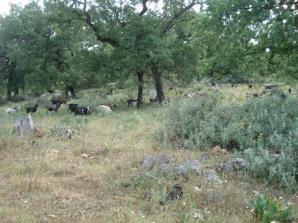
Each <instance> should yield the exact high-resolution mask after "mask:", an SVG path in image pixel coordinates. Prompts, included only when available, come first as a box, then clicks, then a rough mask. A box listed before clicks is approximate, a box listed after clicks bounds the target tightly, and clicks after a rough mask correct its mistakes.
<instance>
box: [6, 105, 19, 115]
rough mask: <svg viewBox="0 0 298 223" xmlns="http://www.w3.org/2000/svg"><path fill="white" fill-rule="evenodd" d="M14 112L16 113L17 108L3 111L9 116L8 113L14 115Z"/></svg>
mask: <svg viewBox="0 0 298 223" xmlns="http://www.w3.org/2000/svg"><path fill="white" fill-rule="evenodd" d="M16 111H17V108H16V107H14V108H7V109H5V113H6V114H9V113H15V112H16Z"/></svg>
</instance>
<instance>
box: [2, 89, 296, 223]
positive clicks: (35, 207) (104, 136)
mask: <svg viewBox="0 0 298 223" xmlns="http://www.w3.org/2000/svg"><path fill="white" fill-rule="evenodd" d="M224 91H226V92H225V93H226V94H227V95H229V96H230V95H233V94H234V93H233V92H234V91H237V92H241V91H240V90H239V89H236V90H235V89H233V92H231V91H230V90H228V89H225V90H224ZM234 97H235V98H236V99H235V100H238V99H239V98H240V99H239V100H241V98H242V97H244V93H243V92H241V93H239V94H238V96H237V94H236V96H234ZM161 110H162V108H160V107H158V106H157V107H154V108H144V109H143V110H141V111H139V112H138V111H135V110H128V111H119V112H116V114H114V115H106V116H96V115H92V116H89V117H88V118H86V121H82V120H81V119H83V117H76V118H73V117H72V116H71V115H70V114H68V113H67V112H65V111H64V112H62V113H61V114H55V115H51V116H46V115H45V114H44V113H43V112H42V111H40V113H39V114H36V115H33V119H34V121H35V123H36V125H37V126H38V127H40V128H42V129H43V130H44V131H45V132H46V135H45V136H44V137H42V138H38V139H33V138H26V139H19V138H16V137H15V136H13V135H11V134H10V133H9V134H8V133H7V131H10V130H11V126H12V123H13V122H12V120H13V119H7V118H6V116H4V115H2V116H0V120H1V121H2V126H1V131H0V137H1V138H0V197H1V199H0V222H28V223H31V222H150V223H151V222H253V219H252V217H251V212H250V207H249V205H250V202H251V200H252V199H253V198H254V196H255V195H254V191H259V192H264V193H266V194H269V195H272V196H275V197H284V198H285V197H290V196H291V195H287V194H286V193H284V192H283V191H278V190H274V189H273V188H272V187H270V186H269V185H265V184H264V183H261V182H255V181H254V180H252V179H250V178H248V177H247V176H245V175H244V176H239V175H238V176H221V178H222V180H223V183H222V184H220V185H218V186H216V185H208V184H206V183H204V181H203V180H202V179H200V178H199V177H194V176H193V177H190V178H189V180H188V181H187V182H185V181H183V179H179V178H178V179H176V178H160V179H157V180H155V179H153V180H152V179H151V180H150V179H149V180H148V181H145V182H142V183H141V184H140V185H138V186H134V185H131V184H130V182H129V179H130V177H131V175H132V174H134V173H136V172H137V168H138V166H139V162H140V161H141V160H142V158H143V157H144V156H145V155H148V154H158V153H167V154H170V155H171V156H172V157H173V160H177V161H182V160H186V159H194V158H196V157H199V155H200V152H198V151H197V152H195V151H175V150H171V149H169V148H160V146H159V144H158V143H157V142H156V141H155V139H154V137H153V134H152V132H153V131H154V130H155V128H156V127H157V126H158V124H159V123H158V120H157V118H156V116H157V114H158V112H160V111H161ZM69 117H70V118H69ZM69 119H70V126H76V127H77V126H78V123H79V124H80V125H79V127H78V128H79V129H80V130H79V133H78V134H76V135H75V136H74V138H73V139H71V140H64V139H58V138H56V137H54V136H52V135H51V134H50V133H49V128H50V127H51V126H54V125H59V124H60V123H63V121H65V120H69ZM218 159H221V157H218V156H217V155H216V154H211V160H210V163H213V162H216V161H217V160H218ZM177 182H179V183H181V184H182V186H183V188H184V194H185V196H184V198H183V199H182V200H181V201H177V202H172V203H169V204H166V205H160V204H159V201H160V199H161V198H162V196H164V194H165V193H166V191H168V190H169V189H170V188H171V186H172V185H173V184H174V183H177ZM197 185H200V186H201V189H202V192H199V193H197V192H196V191H195V190H194V187H195V186H197ZM148 191H149V192H151V193H152V199H151V200H146V199H144V194H145V193H146V192H148ZM210 191H212V193H211V194H213V195H212V196H211V197H210V195H209V194H210V193H209V192H210ZM296 200H297V199H296ZM294 207H295V208H296V210H297V202H296V203H295V205H294ZM198 212H200V213H202V215H203V216H204V219H203V220H199V219H195V218H194V215H195V214H196V213H198Z"/></svg>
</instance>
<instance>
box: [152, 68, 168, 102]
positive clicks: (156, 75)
mask: <svg viewBox="0 0 298 223" xmlns="http://www.w3.org/2000/svg"><path fill="white" fill-rule="evenodd" d="M151 71H152V76H153V80H154V85H155V89H156V93H157V100H158V102H159V103H162V102H163V101H164V100H165V94H164V91H163V86H162V81H161V72H160V70H159V69H158V66H157V64H154V65H153V66H152V67H151Z"/></svg>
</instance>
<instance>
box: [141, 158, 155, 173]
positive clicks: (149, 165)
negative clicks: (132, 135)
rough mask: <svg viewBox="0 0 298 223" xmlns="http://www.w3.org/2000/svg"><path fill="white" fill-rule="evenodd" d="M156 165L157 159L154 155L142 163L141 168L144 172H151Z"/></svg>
mask: <svg viewBox="0 0 298 223" xmlns="http://www.w3.org/2000/svg"><path fill="white" fill-rule="evenodd" d="M155 164H156V158H155V157H154V156H152V155H149V156H146V157H145V158H144V159H143V160H142V162H141V168H142V169H143V170H151V169H152V168H153V167H154V165H155Z"/></svg>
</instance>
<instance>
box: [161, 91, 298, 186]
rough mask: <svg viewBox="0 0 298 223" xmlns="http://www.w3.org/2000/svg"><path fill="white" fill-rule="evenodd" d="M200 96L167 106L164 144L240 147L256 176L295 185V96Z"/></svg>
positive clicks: (297, 111) (297, 106) (297, 119)
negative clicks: (226, 100) (224, 99)
mask: <svg viewBox="0 0 298 223" xmlns="http://www.w3.org/2000/svg"><path fill="white" fill-rule="evenodd" d="M218 98H219V96H218V95H212V94H211V95H203V96H201V97H200V96H199V97H197V98H194V99H189V100H185V101H181V102H177V103H174V104H172V105H170V106H169V107H168V109H167V111H166V112H165V114H166V115H164V116H163V119H162V120H163V121H162V124H161V128H160V132H159V133H160V134H159V136H160V137H161V140H163V141H164V142H165V143H169V144H170V143H172V142H177V141H178V142H180V143H182V144H183V146H184V147H186V148H191V149H208V148H212V147H213V146H216V145H219V146H221V147H222V148H226V149H228V150H236V151H240V152H241V153H242V155H243V156H245V157H246V159H248V161H250V163H251V165H250V170H251V171H252V172H253V173H254V175H255V176H257V177H265V178H267V179H268V180H269V181H270V182H278V183H280V184H281V185H283V186H285V187H288V188H290V189H295V187H296V185H297V184H296V183H297V180H298V174H297V167H298V99H297V98H295V97H288V98H286V99H285V98H282V97H280V96H274V95H271V96H264V97H260V98H252V99H250V100H247V101H246V102H244V103H243V104H238V105H229V106H228V105H222V103H220V101H219V100H218Z"/></svg>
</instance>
